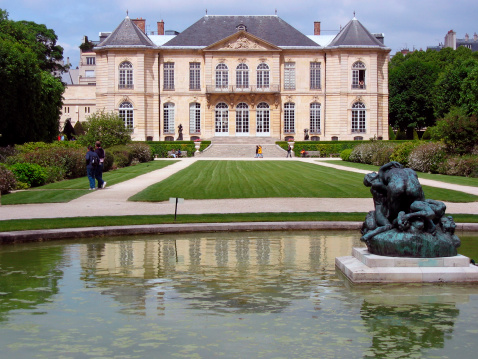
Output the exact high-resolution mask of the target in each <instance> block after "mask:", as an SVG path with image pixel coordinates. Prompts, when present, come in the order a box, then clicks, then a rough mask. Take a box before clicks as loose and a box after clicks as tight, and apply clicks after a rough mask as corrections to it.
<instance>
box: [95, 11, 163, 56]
mask: <svg viewBox="0 0 478 359" xmlns="http://www.w3.org/2000/svg"><path fill="white" fill-rule="evenodd" d="M102 47H155V45H154V43H153V42H152V41H151V40H150V39H149V38H148V36H146V35H145V33H144V32H143V31H141V29H140V28H139V27H138V26H136V25H135V24H134V23H133V22H132V21H131V19H130V18H129V16H126V18H125V19H124V20H123V21H122V22H121V24H119V26H118V27H117V28H116V30H115V31H113V32H112V33H111V35H110V36H108V37H107V38H106V39H105V40H104V41H102V42H101V43H100V44H98V46H96V48H102Z"/></svg>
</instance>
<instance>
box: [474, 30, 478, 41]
mask: <svg viewBox="0 0 478 359" xmlns="http://www.w3.org/2000/svg"><path fill="white" fill-rule="evenodd" d="M473 41H478V35H477V34H476V32H475V34H474V35H473Z"/></svg>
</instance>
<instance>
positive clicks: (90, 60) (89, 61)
mask: <svg viewBox="0 0 478 359" xmlns="http://www.w3.org/2000/svg"><path fill="white" fill-rule="evenodd" d="M95 63H96V57H93V56H88V57H87V58H86V64H87V65H95Z"/></svg>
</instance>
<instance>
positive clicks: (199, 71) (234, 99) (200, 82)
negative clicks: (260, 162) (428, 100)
mask: <svg viewBox="0 0 478 359" xmlns="http://www.w3.org/2000/svg"><path fill="white" fill-rule="evenodd" d="M145 29H146V21H145V20H144V19H130V18H129V17H128V16H127V17H126V18H125V19H124V20H123V21H122V22H121V23H120V24H119V26H118V27H117V28H116V29H115V30H114V31H113V32H111V33H100V39H99V41H95V42H92V41H88V39H87V38H86V37H85V39H84V41H83V44H82V45H81V46H80V48H81V61H80V66H79V69H76V70H70V73H69V74H67V75H69V76H70V81H69V84H68V86H67V88H66V91H65V93H64V106H63V111H62V116H61V119H60V122H61V124H64V122H65V121H66V120H67V119H70V120H71V123H72V124H73V125H75V123H76V122H77V121H80V122H83V121H86V120H87V117H88V115H90V114H92V113H93V112H95V111H102V110H104V111H107V112H111V111H115V112H117V113H118V114H119V115H120V117H121V118H123V120H124V122H125V125H126V126H128V127H130V128H132V129H133V135H132V137H133V139H134V140H137V141H146V140H148V141H165V140H166V141H172V140H176V139H178V138H179V137H180V135H181V136H182V138H183V139H184V140H195V139H205V140H207V139H213V138H215V137H226V136H228V137H236V138H237V137H241V136H245V137H270V138H272V139H275V140H285V139H289V138H293V139H295V140H303V139H304V134H305V132H307V134H308V135H309V136H310V139H311V140H323V141H330V140H362V139H369V138H371V137H376V138H379V139H388V60H389V52H390V49H389V48H388V47H386V46H385V45H384V43H383V35H382V34H371V33H370V32H369V31H368V30H367V29H366V28H365V27H364V26H363V25H362V24H361V23H360V22H359V21H358V20H357V19H355V18H353V19H352V20H351V21H350V22H349V23H348V24H347V25H346V26H344V27H343V28H342V29H341V30H340V32H339V33H338V34H337V35H336V36H330V35H321V34H320V22H315V23H314V35H309V36H307V35H304V34H302V33H301V32H299V31H298V30H296V29H295V28H294V27H292V26H291V25H289V24H288V23H286V22H285V21H284V20H282V19H281V18H279V17H278V16H276V15H274V16H211V15H206V16H204V17H203V18H201V19H200V20H199V21H197V22H196V23H194V24H193V25H191V26H190V27H188V28H187V29H186V30H184V31H183V32H181V33H178V32H175V31H164V22H162V21H160V22H158V23H157V31H155V32H150V34H148V33H147V31H146V30H145Z"/></svg>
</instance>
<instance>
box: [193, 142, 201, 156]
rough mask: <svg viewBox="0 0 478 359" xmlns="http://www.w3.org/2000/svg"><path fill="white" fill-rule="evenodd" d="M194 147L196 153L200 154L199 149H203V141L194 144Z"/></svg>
mask: <svg viewBox="0 0 478 359" xmlns="http://www.w3.org/2000/svg"><path fill="white" fill-rule="evenodd" d="M194 147H195V148H196V152H195V153H199V148H200V147H201V141H196V142H194Z"/></svg>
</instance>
